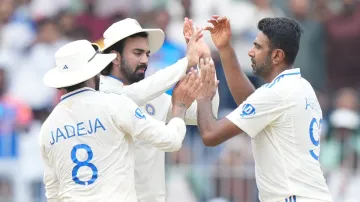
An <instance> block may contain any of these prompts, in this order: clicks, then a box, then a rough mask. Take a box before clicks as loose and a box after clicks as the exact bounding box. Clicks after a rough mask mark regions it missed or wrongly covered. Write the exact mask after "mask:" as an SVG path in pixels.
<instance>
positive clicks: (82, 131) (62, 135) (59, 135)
mask: <svg viewBox="0 0 360 202" xmlns="http://www.w3.org/2000/svg"><path fill="white" fill-rule="evenodd" d="M99 130H103V131H106V128H105V126H104V124H102V123H101V121H100V119H99V118H96V119H94V120H88V121H83V122H79V123H76V124H67V125H64V126H62V127H59V128H57V129H55V130H51V131H50V133H51V137H52V140H51V142H50V144H51V145H53V144H56V143H58V142H59V141H61V140H66V139H69V138H72V137H75V136H84V135H92V134H95V133H96V132H98V131H99Z"/></svg>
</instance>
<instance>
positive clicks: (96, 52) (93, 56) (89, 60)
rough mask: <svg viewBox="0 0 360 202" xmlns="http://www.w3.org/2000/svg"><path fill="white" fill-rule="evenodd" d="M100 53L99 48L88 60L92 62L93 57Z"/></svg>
mask: <svg viewBox="0 0 360 202" xmlns="http://www.w3.org/2000/svg"><path fill="white" fill-rule="evenodd" d="M98 53H100V51H99V50H96V52H95V54H94V55H93V56H92V57H91V58H90V59H89V60H88V62H90V61H91V60H92V59H94V57H95V56H96V55H97V54H98Z"/></svg>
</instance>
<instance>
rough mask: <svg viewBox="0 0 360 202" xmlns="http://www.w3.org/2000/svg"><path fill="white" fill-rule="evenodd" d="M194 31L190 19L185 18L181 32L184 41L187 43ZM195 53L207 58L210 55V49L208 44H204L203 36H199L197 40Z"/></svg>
mask: <svg viewBox="0 0 360 202" xmlns="http://www.w3.org/2000/svg"><path fill="white" fill-rule="evenodd" d="M193 33H194V24H193V21H192V20H191V19H188V18H185V19H184V28H183V34H184V38H185V41H186V43H189V41H190V38H191V36H192V34H193ZM197 54H198V55H199V57H200V58H207V57H211V51H210V48H209V46H208V45H207V44H206V42H205V40H204V38H200V39H199V40H198V41H197Z"/></svg>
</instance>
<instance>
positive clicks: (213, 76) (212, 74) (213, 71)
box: [209, 60, 216, 86]
mask: <svg viewBox="0 0 360 202" xmlns="http://www.w3.org/2000/svg"><path fill="white" fill-rule="evenodd" d="M209 67H210V72H211V74H210V75H211V76H210V78H209V79H210V84H211V86H215V85H216V84H215V65H214V61H213V60H210V61H209Z"/></svg>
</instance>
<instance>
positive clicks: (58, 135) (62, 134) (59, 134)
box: [56, 128, 66, 142]
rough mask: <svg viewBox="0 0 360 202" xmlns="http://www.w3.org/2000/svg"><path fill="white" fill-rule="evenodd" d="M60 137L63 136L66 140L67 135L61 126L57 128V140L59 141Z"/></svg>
mask: <svg viewBox="0 0 360 202" xmlns="http://www.w3.org/2000/svg"><path fill="white" fill-rule="evenodd" d="M59 137H63V138H64V140H66V137H65V135H64V133H63V132H61V130H60V128H58V129H57V130H56V142H59Z"/></svg>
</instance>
